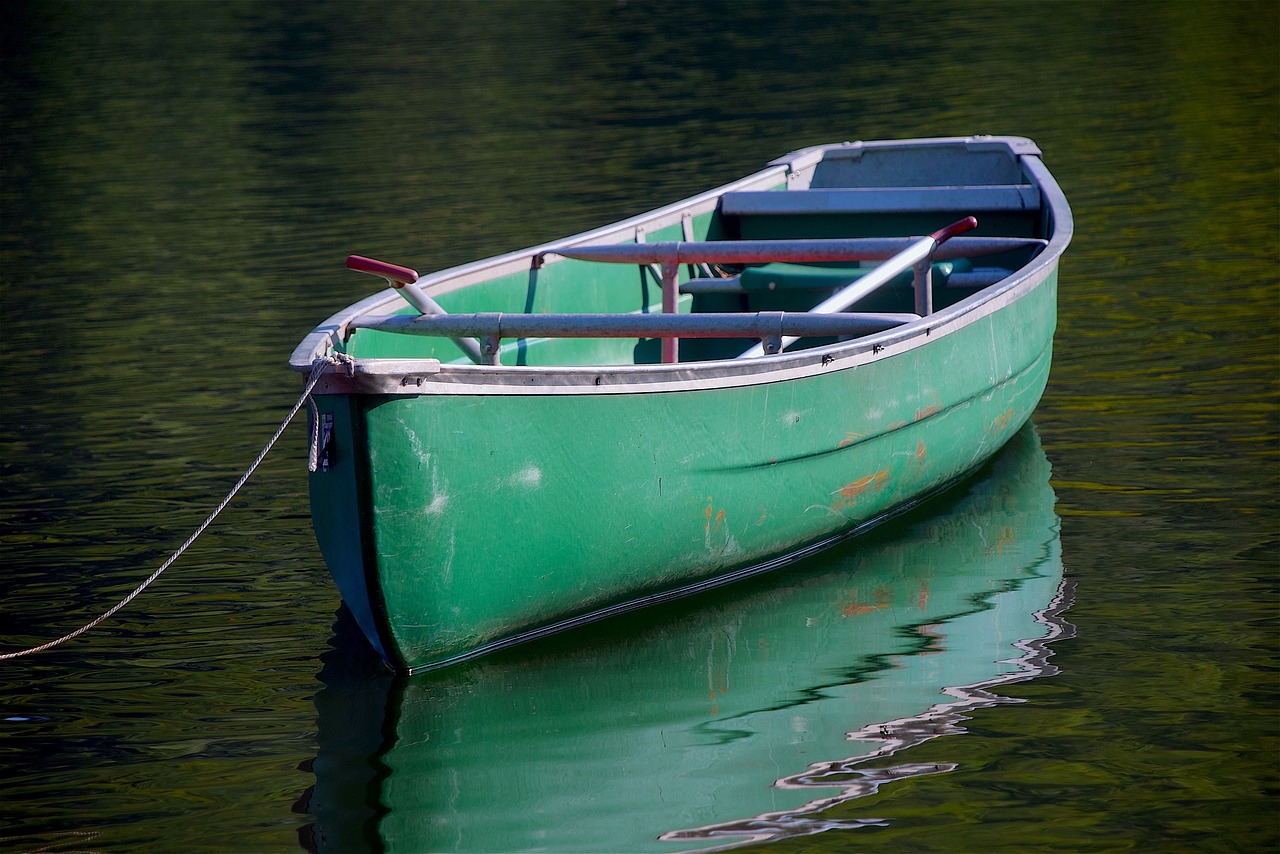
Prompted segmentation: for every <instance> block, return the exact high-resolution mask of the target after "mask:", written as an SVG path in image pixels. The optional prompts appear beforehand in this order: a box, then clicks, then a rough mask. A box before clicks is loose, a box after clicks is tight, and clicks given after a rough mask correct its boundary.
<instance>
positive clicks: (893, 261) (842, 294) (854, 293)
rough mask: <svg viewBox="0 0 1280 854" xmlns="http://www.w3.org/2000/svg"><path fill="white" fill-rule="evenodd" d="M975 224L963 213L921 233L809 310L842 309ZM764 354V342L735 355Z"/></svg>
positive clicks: (788, 339)
mask: <svg viewBox="0 0 1280 854" xmlns="http://www.w3.org/2000/svg"><path fill="white" fill-rule="evenodd" d="M977 227H978V219H977V217H972V216H967V217H965V218H964V219H961V220H957V221H956V222H953V223H951V225H948V226H947V227H946V228H940V229H938V230H937V231H935V232H934V233H933V234H930V235H929V236H928V237H922V238H920V239H919V240H917V241H916V242H915V243H912V244H911V245H910V246H908V247H907V248H906V249H904V250H902V251H901V252H899V253H898V254H897V255H894V256H893V257H892V258H889V259H888V260H887V261H885V262H884V263H883V264H881V265H880V266H879V267H876V268H875V269H874V270H872V271H871V272H869V273H867V274H866V275H865V276H862V277H860V278H858V279H856V280H854V281H853V282H851V283H850V284H848V285H846V286H845V287H843V288H841V289H840V290H839V291H837V292H836V293H834V294H832V295H831V296H829V297H827V298H826V299H825V300H823V301H822V302H820V303H818V304H817V305H816V306H814V307H813V308H811V309H809V311H810V312H811V313H813V314H834V313H836V312H837V311H844V310H845V309H846V308H848V307H849V306H851V305H853V304H854V303H855V302H857V301H858V300H860V299H862V298H863V297H865V296H866V295H867V294H869V293H871V292H872V291H874V290H876V289H877V288H879V287H881V286H883V285H885V284H886V283H888V282H890V281H892V280H893V278H894V277H895V276H897V275H898V274H899V273H901V272H903V271H904V270H910V269H911V268H912V267H914V266H915V265H916V264H917V263H919V262H920V261H923V260H925V259H926V258H928V257H929V256H931V255H932V254H933V252H934V250H936V249H937V248H938V246H939V245H941V244H942V243H944V242H945V241H946V240H948V239H949V238H952V237H955V236H956V235H957V234H963V233H964V232H966V231H969V230H970V229H974V228H977ZM798 340H800V339H799V338H796V337H793V336H787V337H784V338H783V339H782V345H781V346H780V347H779V348H778V352H779V353H781V352H782V351H783V350H785V349H786V348H787V347H788V346H789V345H791V344H794V343H795V342H796V341H798ZM763 355H764V345H763V344H757V345H755V346H754V347H752V348H751V349H750V350H747V351H746V352H745V353H743V354H742V355H740V356H738V358H739V359H752V358H755V357H757V356H763Z"/></svg>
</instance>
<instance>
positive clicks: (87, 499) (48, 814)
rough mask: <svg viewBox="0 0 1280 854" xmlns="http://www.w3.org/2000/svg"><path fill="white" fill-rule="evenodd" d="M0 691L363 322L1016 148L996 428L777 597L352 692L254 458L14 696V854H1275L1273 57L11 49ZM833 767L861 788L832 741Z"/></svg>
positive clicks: (89, 611) (1096, 29) (1143, 14)
mask: <svg viewBox="0 0 1280 854" xmlns="http://www.w3.org/2000/svg"><path fill="white" fill-rule="evenodd" d="M0 46H2V48H3V52H2V54H0V128H2V130H0V213H2V215H3V222H2V224H0V358H2V359H3V370H2V371H0V424H2V425H3V430H0V472H2V474H0V567H2V568H3V571H4V580H3V587H2V588H0V589H2V590H3V597H2V598H0V633H2V634H3V649H4V650H14V649H18V648H22V647H26V646H30V645H34V644H36V643H39V642H42V641H44V640H47V639H50V638H52V637H56V636H58V635H61V634H63V633H65V632H67V631H70V630H71V629H73V628H75V627H77V626H79V625H81V624H82V623H84V622H87V621H88V620H89V619H91V618H92V617H93V616H95V615H96V614H98V613H100V612H101V611H102V610H104V609H105V608H107V607H109V606H110V605H111V604H112V603H114V602H115V601H117V600H118V599H119V598H120V597H121V596H122V595H123V594H124V593H126V592H128V591H129V590H131V589H132V588H133V587H134V586H135V585H136V584H137V583H138V582H139V581H141V580H142V578H144V577H146V575H148V574H149V573H150V572H151V571H152V570H153V569H155V567H157V566H158V565H159V564H160V563H161V562H162V561H163V560H164V559H165V558H166V557H167V556H168V555H169V554H170V553H171V552H172V550H173V549H174V548H175V547H176V546H177V545H178V544H179V543H181V542H182V541H183V540H184V539H185V538H186V537H187V536H188V534H189V533H190V532H191V531H192V530H194V528H195V527H196V526H197V525H198V524H199V523H200V522H201V521H202V520H203V519H204V517H205V515H206V514H207V513H208V512H209V510H210V509H212V507H213V506H214V505H215V504H216V503H217V502H218V501H219V500H220V499H221V497H222V496H223V495H224V494H225V492H226V490H227V489H228V488H229V487H230V485H231V484H232V483H233V482H234V481H235V480H236V478H237V477H238V476H239V475H240V473H241V472H242V471H244V469H245V468H246V467H247V465H248V464H249V462H250V461H251V460H252V459H253V457H254V456H255V455H256V453H257V451H258V450H259V448H260V447H261V446H262V444H263V443H264V442H265V440H266V439H267V438H268V437H269V436H270V434H271V432H272V431H273V430H274V429H275V427H276V426H277V425H278V424H279V422H280V420H281V419H282V418H283V417H284V415H285V413H286V412H287V411H288V408H289V407H290V406H291V405H292V404H293V402H294V401H295V400H296V398H297V395H298V393H299V386H298V381H297V378H296V376H294V375H292V374H290V373H289V372H288V371H287V370H286V368H285V361H286V359H287V357H288V355H289V353H290V351H291V350H292V348H293V346H294V345H295V344H296V342H297V341H298V340H299V339H300V338H301V337H302V335H303V334H305V333H306V331H307V330H309V329H310V328H311V326H312V325H313V324H314V323H316V322H318V321H319V320H321V319H323V318H324V317H326V316H328V315H329V314H330V313H331V312H332V311H334V310H336V309H337V308H340V307H342V306H344V305H346V304H347V303H349V302H352V301H354V300H355V299H356V298H358V297H360V296H363V295H364V294H365V293H367V292H368V290H369V288H370V285H369V281H368V280H367V279H366V278H365V277H360V276H356V275H354V274H350V273H348V272H347V271H346V270H345V269H343V267H342V259H343V258H345V256H346V255H347V254H349V253H352V252H358V253H360V254H366V255H372V256H375V257H382V258H386V259H388V260H391V261H396V262H400V263H405V264H408V265H410V266H413V267H415V268H416V269H418V270H422V271H427V270H433V269H438V268H440V267H443V266H447V265H450V264H454V263H460V262H462V261H466V260H470V259H473V258H478V257H484V256H487V255H491V254H495V253H497V252H500V251H505V250H509V249H514V248H518V247H521V246H526V245H529V244H532V243H534V242H536V241H541V240H547V239H551V238H554V237H557V236H561V235H564V234H568V233H572V232H574V231H577V230H581V229H584V228H587V227H590V226H594V225H600V224H604V223H606V222H610V221H613V220H615V219H619V218H621V217H623V216H624V215H627V214H630V213H633V212H636V211H639V210H643V209H647V208H650V207H654V206H656V205H658V204H662V203H665V202H670V201H674V200H676V199H679V198H682V197H684V196H687V195H690V194H691V193H693V192H695V191H698V190H702V189H707V188H710V187H713V186H716V185H718V184H720V183H723V182H725V181H727V180H730V179H732V178H734V177H737V176H739V175H742V174H746V173H748V172H751V171H754V170H756V169H758V168H759V167H760V166H761V165H762V164H763V163H764V162H765V161H767V160H769V159H771V158H773V157H776V156H778V155H781V154H783V153H785V152H787V151H789V150H792V149H794V148H798V147H801V146H804V145H809V144H815V143H819V142H831V141H839V140H843V139H882V138H894V137H915V136H931V135H953V134H971V133H1011V134H1020V135H1025V136H1030V137H1032V138H1034V139H1035V140H1036V141H1037V142H1038V143H1039V144H1040V146H1041V148H1042V149H1043V150H1044V152H1045V160H1046V162H1047V164H1048V165H1049V167H1050V168H1051V170H1052V171H1053V172H1054V173H1055V175H1057V176H1058V178H1059V180H1060V181H1061V183H1062V185H1063V187H1064V189H1065V191H1066V193H1067V196H1068V198H1069V199H1070V200H1071V203H1072V205H1073V208H1074V211H1075V216H1076V239H1075V243H1074V244H1073V245H1072V247H1071V248H1070V250H1069V251H1068V254H1067V256H1066V257H1065V259H1064V262H1063V265H1062V279H1061V290H1060V299H1061V305H1060V325H1059V329H1058V335H1057V339H1056V345H1055V361H1054V368H1053V376H1052V378H1051V379H1050V383H1049V388H1048V391H1047V392H1046V395H1045V398H1044V400H1043V402H1042V404H1041V406H1040V408H1039V409H1038V411H1037V413H1036V415H1035V416H1034V419H1033V420H1034V425H1033V426H1032V427H1030V428H1028V429H1027V430H1026V431H1024V432H1023V433H1021V434H1020V435H1019V436H1018V437H1017V439H1016V441H1015V442H1014V444H1013V445H1012V446H1011V447H1010V448H1009V449H1008V451H1007V452H1005V453H1003V454H1002V455H1001V456H1000V457H999V458H997V459H996V460H995V461H994V462H993V464H992V465H990V466H989V467H987V468H986V469H984V470H983V471H982V472H980V473H979V474H978V475H977V476H976V477H975V478H974V479H972V480H971V481H969V482H968V483H966V484H965V485H963V486H962V487H961V488H959V489H957V490H955V491H954V492H952V493H951V494H949V495H948V496H946V497H944V498H943V499H941V500H939V501H938V502H936V503H935V504H932V505H929V506H927V507H926V508H924V509H923V511H922V512H916V513H913V514H912V515H910V516H909V517H907V518H904V519H902V520H900V521H898V522H895V523H893V524H891V525H889V526H885V527H883V528H882V529H879V530H878V531H876V532H874V533H873V534H872V535H870V536H869V537H868V538H867V539H865V540H860V541H857V542H855V543H854V544H852V545H849V546H846V547H843V548H841V549H839V550H836V551H833V552H831V553H828V554H826V555H823V556H821V557H819V558H818V559H816V560H811V561H809V562H806V563H803V564H800V565H797V566H795V567H792V568H790V569H787V570H785V571H784V572H783V573H779V574H776V575H773V576H770V577H767V578H762V579H758V580H756V581H753V582H750V583H747V584H743V585H739V586H736V587H732V588H728V589H725V590H722V591H719V592H717V593H715V594H712V595H708V596H703V597H699V598H697V599H693V600H689V601H686V602H682V603H679V604H678V605H675V606H671V607H664V608H663V609H661V610H660V611H651V612H645V613H640V614H635V615H631V616H628V617H626V618H624V619H620V620H617V621H614V622H610V623H604V624H600V625H597V626H595V627H591V628H588V629H585V630H582V631H579V632H574V633H571V634H567V635H564V636H561V637H558V638H554V639H551V640H548V641H546V642H542V643H538V644H535V645H529V646H526V647H523V648H518V649H514V650H510V651H507V652H504V653H502V654H501V655H497V656H493V657H490V658H488V659H484V660H481V661H478V662H474V663H472V664H469V665H465V666H462V667H458V668H453V669H449V670H445V671H442V672H439V673H435V674H430V675H428V676H426V677H423V678H415V679H409V680H404V679H395V678H392V677H390V676H388V675H387V674H386V673H385V672H383V671H381V670H380V669H379V668H378V667H377V666H376V662H374V661H373V660H372V659H371V656H370V654H369V652H368V651H367V649H366V648H365V646H364V645H363V642H362V641H361V640H360V638H359V637H358V636H357V635H355V634H354V633H353V631H352V628H351V625H350V620H349V617H348V616H347V615H346V614H345V612H343V611H341V610H340V609H339V599H338V595H337V593H336V591H335V590H334V588H333V586H332V584H331V583H330V581H329V579H328V575H327V572H326V570H325V568H324V566H323V564H322V561H321V559H320V556H319V554H318V552H317V549H316V547H315V544H314V540H313V538H312V535H311V531H310V521H309V517H308V511H307V499H306V484H305V445H306V438H305V436H304V432H305V428H304V427H303V426H302V425H301V424H298V425H294V426H293V427H291V428H290V430H289V431H288V433H287V434H286V436H285V438H284V440H283V441H282V443H281V447H280V448H279V449H277V450H276V451H275V452H274V453H273V454H272V455H271V456H270V457H268V459H267V461H266V463H265V464H264V465H263V466H262V468H261V469H260V470H259V471H258V473H257V474H256V476H255V477H254V479H253V481H252V482H251V483H250V485H249V487H248V488H247V489H246V491H245V492H244V493H243V495H242V496H241V497H240V498H239V499H238V500H237V501H236V503H235V504H233V505H232V507H231V509H229V510H228V511H227V512H226V513H225V514H224V515H223V517H222V518H221V519H220V520H219V522H218V523H216V524H215V525H214V526H213V527H212V528H211V529H210V530H209V531H208V532H207V533H206V534H205V535H204V536H203V537H202V538H201V539H200V540H199V541H198V542H197V544H196V545H195V546H194V547H193V548H192V549H191V551H190V552H188V553H187V555H186V556H185V557H183V558H182V559H181V560H180V561H179V562H178V563H176V564H175V565H174V566H173V568H172V569H170V570H169V571H168V573H167V574H166V575H164V576H163V577H162V578H161V579H160V580H159V581H158V582H157V583H156V584H155V585H154V586H153V587H152V588H151V589H150V590H148V591H147V592H146V593H144V594H143V595H142V596H141V597H140V598H139V599H138V600H136V601H135V602H134V603H133V604H132V605H131V606H129V607H128V608H127V609H125V610H124V611H122V612H121V613H119V614H118V615H117V616H116V617H114V618H113V619H111V620H109V621H108V622H106V623H104V624H103V625H102V626H101V627H100V628H98V629H97V630H95V631H93V632H91V633H89V634H87V635H85V636H83V637H81V638H79V639H77V640H74V641H72V642H70V643H67V644H65V645H63V646H60V647H58V648H56V649H54V650H52V651H49V652H45V653H42V654H40V655H36V656H31V657H27V658H22V659H18V660H15V661H9V662H0V849H4V850H10V849H12V850H47V851H78V850H89V849H92V850H103V851H124V850H184V851H231V850H236V851H239V850H259V851H286V850H295V849H298V848H299V847H301V848H316V849H321V850H361V849H378V848H385V849H389V850H403V851H452V850H458V851H517V850H542V851H570V850H573V851H678V850H684V849H702V848H706V847H716V846H721V845H731V844H743V843H744V841H745V842H746V843H749V844H751V845H753V846H754V847H755V848H756V849H758V850H768V851H829V850H852V849H854V848H857V849H858V850H880V849H885V850H906V851H922V850H936V851H979V850H1013V851H1027V850H1040V849H1053V850H1073V851H1113V850H1131V849H1136V850H1160V851H1168V850H1209V851H1237V850H1268V849H1271V850H1274V849H1275V847H1276V846H1277V845H1278V844H1280V819H1278V812H1277V806H1278V805H1277V799H1276V798H1277V792H1278V790H1280V780H1278V777H1280V774H1278V773H1277V760H1278V757H1280V752H1278V749H1277V748H1278V745H1277V733H1278V732H1280V712H1278V711H1277V709H1280V661H1277V658H1278V656H1277V646H1278V645H1280V644H1278V643H1277V640H1278V638H1280V626H1277V615H1278V614H1280V589H1278V588H1280V584H1278V581H1280V545H1278V541H1280V507H1278V506H1277V503H1278V502H1277V495H1278V494H1280V465H1278V462H1277V450H1278V447H1280V445H1278V441H1277V440H1278V438H1280V408H1278V404H1277V400H1278V391H1280V389H1278V385H1280V382H1278V380H1280V336H1278V331H1280V299H1278V297H1280V280H1278V277H1277V269H1278V264H1280V240H1278V238H1280V228H1278V226H1280V7H1277V6H1276V5H1275V4H1274V3H1232V4H1200V3H1190V2H1184V3H1155V2H1149V3H1148V2H1137V3H1126V4H1105V3H1077V4H1071V5H1065V4H1028V5H1012V4H981V5H979V4H953V5H952V6H945V5H938V4H924V3H896V4H845V3H818V4H810V3H805V4H800V3H795V4H792V3H752V2H746V3H732V4H730V3H697V4H690V3H677V2H638V0H632V2H617V3H614V2H590V3H589V2H582V3H560V2H542V3H508V2H490V3H480V2H476V3H461V2H446V3H430V4H427V3H396V4H339V3H323V4H292V3H282V4H256V3H252V4H251V3H236V2H232V3H223V4H189V3H161V4H152V3H127V4H126V3H118V4H90V3H55V2H27V3H12V4H7V5H6V6H5V7H4V10H3V11H0ZM850 734H852V737H851V736H850Z"/></svg>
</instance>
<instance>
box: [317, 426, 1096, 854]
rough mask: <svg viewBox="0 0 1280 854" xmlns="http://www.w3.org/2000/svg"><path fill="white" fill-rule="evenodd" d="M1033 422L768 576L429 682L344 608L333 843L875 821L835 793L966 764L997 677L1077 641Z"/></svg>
mask: <svg viewBox="0 0 1280 854" xmlns="http://www.w3.org/2000/svg"><path fill="white" fill-rule="evenodd" d="M1053 505H1054V494H1053V490H1052V489H1051V488H1050V486H1049V463H1048V460H1047V459H1046V458H1045V455H1044V452H1043V451H1042V450H1041V448H1040V444H1039V439H1038V438H1037V436H1036V434H1035V432H1034V429H1033V428H1031V427H1030V426H1028V427H1026V428H1024V429H1023V430H1022V431H1021V432H1020V433H1019V434H1018V436H1016V437H1015V438H1014V439H1013V440H1012V441H1011V442H1010V443H1009V445H1008V446H1007V447H1006V448H1005V450H1004V451H1002V452H1001V454H1000V455H999V456H998V457H997V458H996V459H995V461H994V462H993V463H991V464H990V465H988V466H987V467H986V468H984V469H983V471H982V472H981V473H980V474H979V475H978V476H977V477H976V478H975V479H973V480H971V481H970V482H969V483H967V484H965V485H962V486H960V487H959V488H958V489H956V490H953V491H952V492H951V493H950V494H949V497H945V498H942V499H940V500H937V501H934V502H931V503H930V504H928V505H927V506H926V507H925V508H923V509H922V511H920V512H917V513H915V514H913V515H911V516H909V517H904V518H903V519H900V520H898V521H896V522H893V523H890V524H889V525H886V526H884V527H882V528H881V529H879V530H878V531H873V532H871V533H870V534H868V535H864V536H863V537H861V538H858V539H856V540H853V541H850V542H849V543H846V544H844V545H843V546H841V547H838V548H835V549H833V550H831V551H828V552H825V553H823V554H822V555H819V556H818V557H816V558H813V559H810V560H808V561H805V562H803V563H798V564H796V565H794V566H792V567H790V568H787V569H784V570H782V571H780V572H777V573H773V574H772V575H769V576H765V577H762V578H759V579H756V580H754V581H750V582H744V583H742V584H738V585H736V586H732V587H729V588H726V589H723V590H720V591H718V592H716V593H714V594H707V595H703V596H700V597H696V598H693V599H689V600H685V601H683V602H679V603H676V604H674V605H668V606H664V608H663V609H662V610H661V611H656V610H653V609H650V610H649V611H645V612H639V613H636V614H633V615H629V616H625V617H620V618H616V619H613V620H610V621H605V622H603V623H600V624H598V625H595V626H591V627H587V628H585V629H582V630H578V631H575V632H570V633H568V634H565V635H562V636H559V637H555V638H550V639H547V640H546V641H543V642H538V643H536V644H529V645H526V646H523V647H518V648H515V649H512V650H508V651H506V652H504V653H500V654H496V655H492V656H489V657H487V658H485V659H481V660H479V661H476V662H472V663H469V664H465V665H461V666H458V667H454V668H449V669H445V670H443V671H439V672H435V673H429V674H426V675H423V676H418V677H412V678H407V679H406V678H402V677H395V676H392V675H390V674H388V673H386V672H385V671H383V670H382V669H381V665H380V664H379V663H378V662H377V660H376V659H375V658H373V657H372V654H371V653H369V652H368V647H367V644H365V643H364V642H363V640H362V638H361V637H360V635H359V630H358V629H357V628H356V627H355V626H354V621H352V620H351V619H350V618H349V617H347V616H346V615H345V614H343V615H341V617H340V619H339V624H338V628H337V632H336V635H335V638H334V641H333V649H332V650H331V651H330V653H329V654H328V655H327V656H326V658H325V661H324V665H323V667H322V669H321V671H320V679H321V681H322V682H323V683H324V688H323V690H321V691H320V693H319V694H318V695H317V696H316V709H317V713H318V728H319V735H318V741H319V753H318V755H317V757H316V759H315V761H314V763H313V766H312V767H313V770H314V773H315V777H316V780H315V785H314V786H313V787H312V788H311V789H310V790H309V791H308V792H307V793H306V795H304V797H303V798H302V799H301V800H300V801H299V807H298V808H299V809H301V810H303V811H305V812H308V813H310V814H311V815H312V816H313V817H314V823H313V824H312V825H310V826H309V827H308V828H306V829H305V830H304V831H303V834H302V836H303V838H302V842H303V845H304V847H307V848H311V849H314V850H321V851H328V850H333V851H356V850H368V849H383V850H397V851H398V850H412V851H523V850H553V851H600V850H605V849H608V850H626V851H674V850H687V849H702V848H719V847H731V846H732V845H735V844H740V843H742V842H744V841H761V840H768V839H777V838H783V837H787V836H795V835H803V834H811V833H815V832H820V831H822V830H824V829H828V828H830V827H837V826H838V827H845V828H847V827H850V826H854V825H857V824H860V823H868V822H870V823H874V822H875V821H876V820H874V819H870V820H853V821H848V820H845V821H843V822H836V821H832V820H827V819H824V817H823V811H824V810H825V809H827V808H828V807H830V806H831V805H832V804H835V803H839V802H843V801H848V800H850V799H853V798H857V797H860V796H862V795H865V794H867V793H870V792H873V791H875V790H876V788H877V787H879V786H881V785H884V784H886V783H887V782H890V781H893V780H896V779H902V778H905V777H913V776H919V775H922V774H933V773H941V772H945V771H948V770H950V769H951V767H953V766H948V765H940V764H935V763H930V764H927V765H920V764H913V763H911V762H910V757H909V755H904V753H909V750H908V749H909V748H910V747H911V746H913V745H915V744H918V743H920V742H922V741H925V740H928V739H932V738H935V737H937V736H940V735H946V734H949V733H954V732H960V731H962V729H961V728H960V726H959V721H960V720H962V719H963V717H964V715H965V713H967V712H969V711H971V710H972V709H974V708H976V707H980V706H984V705H991V704H994V703H1002V702H1014V701H1012V700H1009V699H1006V698H1003V697H1001V696H999V695H998V694H995V693H993V690H992V689H993V688H995V687H997V686H999V685H1001V684H1003V683H1008V682H1012V681H1020V680H1024V679H1029V678H1033V677H1036V676H1042V675H1049V674H1051V673H1053V672H1054V669H1053V668H1052V666H1051V665H1049V664H1048V663H1047V660H1046V659H1047V658H1048V655H1049V652H1048V649H1047V648H1046V644H1047V643H1048V642H1049V641H1052V640H1054V639H1057V638H1060V637H1062V636H1063V635H1064V633H1067V632H1069V631H1070V625H1069V624H1067V623H1065V622H1064V621H1063V620H1062V618H1061V612H1062V611H1063V610H1065V609H1066V607H1067V605H1068V604H1069V602H1068V598H1069V597H1068V595H1067V588H1066V587H1065V586H1064V584H1063V579H1062V560H1061V552H1060V549H1059V543H1058V518H1057V516H1056V515H1055V514H1054V510H1053Z"/></svg>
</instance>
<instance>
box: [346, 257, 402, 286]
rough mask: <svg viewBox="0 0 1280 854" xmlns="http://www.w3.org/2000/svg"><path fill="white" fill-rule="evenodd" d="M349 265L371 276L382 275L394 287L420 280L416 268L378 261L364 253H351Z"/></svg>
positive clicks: (348, 260)
mask: <svg viewBox="0 0 1280 854" xmlns="http://www.w3.org/2000/svg"><path fill="white" fill-rule="evenodd" d="M347 266H348V267H350V268H351V269H352V270H355V271H356V272H357V273H368V274H369V275H371V276H381V277H382V278H384V279H386V280H387V281H388V282H389V283H390V284H391V287H393V288H398V287H399V286H400V285H412V284H413V283H414V282H416V281H418V273H417V271H416V270H410V269H409V268H408V267H401V266H399V265H397V264H388V263H387V262H386V261H377V260H375V259H373V258H365V257H364V256H363V255H351V256H350V257H348V258H347Z"/></svg>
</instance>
